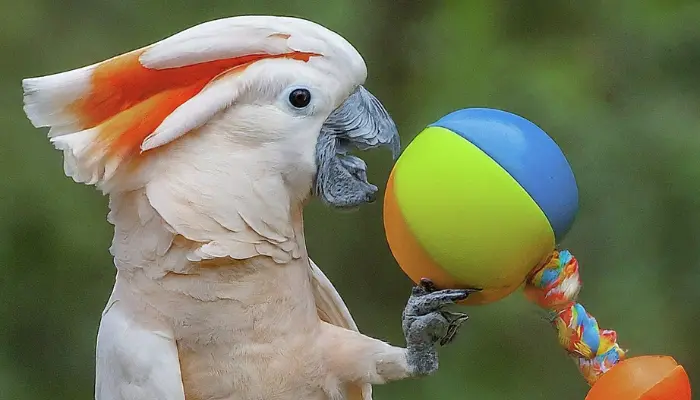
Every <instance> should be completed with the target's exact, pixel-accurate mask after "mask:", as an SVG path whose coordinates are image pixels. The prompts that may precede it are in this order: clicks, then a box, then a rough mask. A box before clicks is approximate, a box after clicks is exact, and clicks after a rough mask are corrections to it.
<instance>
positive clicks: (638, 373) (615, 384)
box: [586, 356, 691, 400]
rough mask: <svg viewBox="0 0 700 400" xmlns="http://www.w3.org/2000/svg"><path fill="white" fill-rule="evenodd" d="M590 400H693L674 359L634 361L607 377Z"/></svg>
mask: <svg viewBox="0 0 700 400" xmlns="http://www.w3.org/2000/svg"><path fill="white" fill-rule="evenodd" d="M586 400H691V399H690V380H689V379H688V374H687V373H686V371H685V369H684V368H683V366H681V365H678V363H677V362H676V360H674V359H673V357H668V356H639V357H633V358H629V359H626V360H623V361H620V362H619V363H618V364H617V365H615V366H614V367H613V368H612V369H611V370H609V371H607V372H606V373H605V374H603V375H602V376H601V377H600V378H599V379H598V380H597V381H596V383H595V384H594V385H593V387H592V388H591V390H590V391H589V392H588V395H587V396H586Z"/></svg>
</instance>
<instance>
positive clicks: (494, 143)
mask: <svg viewBox="0 0 700 400" xmlns="http://www.w3.org/2000/svg"><path fill="white" fill-rule="evenodd" d="M430 126H438V127H442V128H445V129H449V130H451V131H452V132H455V133H456V134H458V135H460V136H462V137H463V138H465V139H467V140H469V141H470V142H471V143H472V144H474V145H475V146H477V147H478V148H480V149H481V150H482V151H483V152H484V153H486V154H487V155H489V156H490V157H491V158H492V159H493V160H494V161H495V162H497V163H498V164H499V165H500V166H501V167H503V169H505V170H506V171H507V172H508V173H509V174H510V175H511V176H512V177H513V178H515V180H516V181H517V182H518V183H519V184H520V186H522V188H523V189H524V190H525V191H526V192H527V193H528V194H529V195H530V197H532V199H533V200H534V201H535V203H537V205H538V206H539V207H540V209H541V210H542V212H543V213H544V214H545V216H547V219H548V220H549V223H550V224H551V226H552V230H553V231H554V234H555V237H556V240H557V242H559V241H561V240H562V239H563V238H564V236H565V235H566V233H567V232H568V231H569V229H570V228H571V225H572V224H573V222H574V219H575V217H576V213H577V211H578V188H577V186H576V179H575V178H574V174H573V172H572V171H571V167H570V166H569V162H568V161H567V160H566V157H565V156H564V154H563V153H562V151H561V149H559V146H557V144H556V143H555V142H554V140H552V138H550V137H549V135H547V133H545V132H544V131H543V130H542V129H540V127H538V126H537V125H535V124H534V123H532V122H530V121H528V120H527V119H525V118H523V117H520V116H518V115H515V114H512V113H509V112H506V111H502V110H496V109H490V108H466V109H462V110H457V111H454V112H452V113H450V114H448V115H446V116H444V117H442V118H441V119H439V120H438V121H436V122H435V123H433V124H432V125H430ZM473 172H474V173H478V172H479V171H473Z"/></svg>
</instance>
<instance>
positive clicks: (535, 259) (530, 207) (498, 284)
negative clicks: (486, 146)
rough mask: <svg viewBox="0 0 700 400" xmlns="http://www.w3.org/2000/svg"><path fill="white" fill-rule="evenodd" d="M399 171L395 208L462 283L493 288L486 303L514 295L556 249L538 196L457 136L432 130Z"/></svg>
mask: <svg viewBox="0 0 700 400" xmlns="http://www.w3.org/2000/svg"><path fill="white" fill-rule="evenodd" d="M393 174H394V184H393V189H392V190H394V195H395V198H396V203H397V206H398V208H399V210H400V213H401V215H402V216H403V217H404V220H405V223H406V226H407V227H408V229H409V230H410V232H411V233H412V234H413V235H414V237H415V239H416V241H417V242H418V243H419V244H420V245H421V246H422V247H423V249H424V250H425V252H426V253H427V254H428V255H429V256H430V258H431V259H432V260H434V262H435V264H437V265H438V266H439V267H440V268H442V269H443V271H444V272H446V273H447V274H449V275H450V276H452V277H454V279H455V281H456V282H458V283H459V285H460V286H470V287H477V288H483V289H484V290H485V291H488V292H489V293H490V295H489V296H488V301H495V300H498V299H500V298H503V297H505V296H507V295H508V294H510V293H512V292H513V291H514V290H515V289H517V288H518V286H520V284H521V283H522V282H523V281H524V280H525V278H526V276H527V274H528V273H529V272H530V270H532V268H533V267H535V266H536V265H537V264H538V263H539V262H540V261H541V260H542V259H543V258H545V257H546V256H547V255H548V254H549V253H550V252H551V251H552V250H553V249H554V245H555V243H554V240H555V239H554V232H553V231H552V228H551V226H550V224H549V222H548V220H547V217H546V216H545V215H544V213H543V212H542V210H540V208H539V207H538V206H537V204H536V203H535V202H534V200H532V198H531V197H530V196H529V195H528V194H527V192H525V190H524V189H523V188H522V187H521V186H520V185H519V184H518V182H516V181H515V180H514V179H513V178H512V177H511V176H510V175H509V174H508V173H507V172H506V171H505V170H504V169H503V168H501V166H500V165H498V164H497V163H496V162H495V161H493V159H491V158H490V157H489V156H488V155H486V154H485V153H484V152H482V151H481V150H480V149H479V148H478V147H476V146H475V145H473V144H472V143H470V142H469V141H468V140H466V139H464V138H462V137H461V136H459V135H457V134H456V133H453V132H451V131H449V130H447V129H444V128H440V127H430V128H427V129H426V130H424V131H423V132H421V133H420V134H419V135H418V136H417V137H416V138H415V139H414V140H413V142H411V143H410V144H409V146H408V147H407V148H406V149H405V151H404V152H403V154H402V155H401V157H400V158H399V160H398V161H397V163H396V165H395V167H394V171H393ZM424 276H425V277H428V278H429V277H430V271H426V275H424ZM488 301H483V302H488ZM483 302H482V303H483Z"/></svg>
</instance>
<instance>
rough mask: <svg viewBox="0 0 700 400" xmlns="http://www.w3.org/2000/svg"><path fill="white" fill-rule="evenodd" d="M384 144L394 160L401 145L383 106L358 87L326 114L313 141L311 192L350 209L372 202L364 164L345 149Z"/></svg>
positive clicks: (333, 204) (339, 206)
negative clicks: (314, 164) (315, 170)
mask: <svg viewBox="0 0 700 400" xmlns="http://www.w3.org/2000/svg"><path fill="white" fill-rule="evenodd" d="M352 147H355V148H357V149H359V150H368V149H373V148H377V147H388V148H389V149H390V150H391V153H392V157H393V159H394V160H395V159H396V158H397V157H398V155H399V153H400V151H401V144H400V140H399V133H398V131H397V129H396V124H395V123H394V121H393V120H392V119H391V116H389V113H388V112H387V111H386V109H385V108H384V106H383V105H382V104H381V103H380V102H379V100H377V98H376V97H374V96H373V95H372V94H371V93H370V92H369V91H367V89H365V88H364V87H362V86H360V87H359V88H358V89H357V90H356V91H355V92H353V93H352V94H351V95H350V96H349V97H348V98H347V99H346V100H345V102H343V104H341V105H340V107H338V108H337V109H335V111H333V112H332V113H331V115H329V116H328V118H327V119H326V121H325V122H324V124H323V126H322V127H321V133H320V135H319V138H318V142H317V144H316V163H317V166H318V172H317V175H316V182H315V185H314V191H315V194H316V195H317V196H319V197H320V198H321V199H322V200H323V201H324V202H325V203H326V204H329V205H331V206H333V207H337V208H354V207H357V206H359V205H361V204H363V203H369V202H373V201H374V200H375V197H376V192H377V187H376V186H374V185H372V184H371V183H369V182H367V164H365V162H364V161H363V160H362V159H360V158H358V157H355V156H352V155H349V154H348V152H349V151H350V149H351V148H352Z"/></svg>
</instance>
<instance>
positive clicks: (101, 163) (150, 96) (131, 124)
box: [22, 17, 322, 184]
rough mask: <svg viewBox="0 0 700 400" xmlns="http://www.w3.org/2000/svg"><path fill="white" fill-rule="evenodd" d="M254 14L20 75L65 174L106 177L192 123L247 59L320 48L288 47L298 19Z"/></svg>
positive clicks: (92, 180) (210, 109)
mask: <svg viewBox="0 0 700 400" xmlns="http://www.w3.org/2000/svg"><path fill="white" fill-rule="evenodd" d="M257 21H258V19H256V18H255V17H234V18H228V19H222V20H216V21H211V22H207V23H203V24H201V25H198V26H195V27H192V28H190V29H187V30H185V31H182V32H180V33H178V34H175V35H173V36H170V37H168V38H166V39H164V40H162V41H160V42H157V43H155V44H153V45H149V46H146V47H144V48H141V49H138V50H134V51H131V52H128V53H125V54H122V55H119V56H116V57H113V58H110V59H108V60H105V61H102V62H99V63H97V64H93V65H90V66H87V67H83V68H79V69H75V70H72V71H67V72H63V73H58V74H54V75H49V76H44V77H39V78H30V79H25V80H23V82H22V83H23V89H24V103H25V106H24V109H25V112H26V114H27V116H28V117H29V119H30V121H31V122H32V123H33V124H34V126H36V127H50V131H49V137H51V141H52V143H53V144H54V145H55V147H56V148H58V149H60V150H63V151H64V157H65V161H64V163H65V170H66V174H68V175H69V176H71V177H72V178H73V179H74V180H76V181H78V182H83V183H87V184H99V183H101V182H105V181H107V180H109V179H110V178H111V177H112V176H113V175H114V174H115V173H116V171H117V169H118V168H119V166H120V165H121V164H123V161H125V160H128V159H131V158H133V157H138V156H139V155H140V154H141V153H142V152H143V151H147V150H150V149H153V148H156V147H159V146H162V145H164V144H167V143H169V142H171V141H172V140H175V139H177V138H178V137H180V136H182V135H184V134H186V133H187V132H189V131H191V130H193V129H196V128H198V127H200V126H201V125H203V124H204V123H206V122H207V120H208V119H210V118H211V117H212V116H213V115H214V114H216V113H217V112H218V111H220V110H222V109H223V108H225V107H227V106H228V105H230V104H231V103H232V102H233V101H234V100H235V96H236V93H237V90H235V78H236V76H237V75H238V74H239V73H240V72H242V71H243V70H245V68H246V67H247V66H249V65H251V64H253V63H255V62H257V61H260V60H263V59H272V58H287V59H294V60H299V61H304V62H307V61H309V59H310V58H311V57H315V56H321V55H322V54H321V53H320V51H319V52H313V51H310V50H309V51H302V50H297V49H294V48H292V47H290V46H289V43H288V42H289V40H290V38H291V37H292V36H293V35H294V31H295V29H297V31H299V30H300V29H299V28H300V27H302V28H303V27H305V25H304V24H303V23H300V22H295V23H294V24H291V25H288V26H287V27H289V28H290V31H291V32H287V31H285V30H284V27H285V26H286V25H285V24H278V25H279V26H272V27H270V26H269V21H268V23H267V25H268V26H263V25H265V24H263V23H261V22H257ZM295 24H296V25H299V24H301V25H299V26H296V25H295ZM306 28H308V27H306ZM300 31H303V29H301V30H300Z"/></svg>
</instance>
